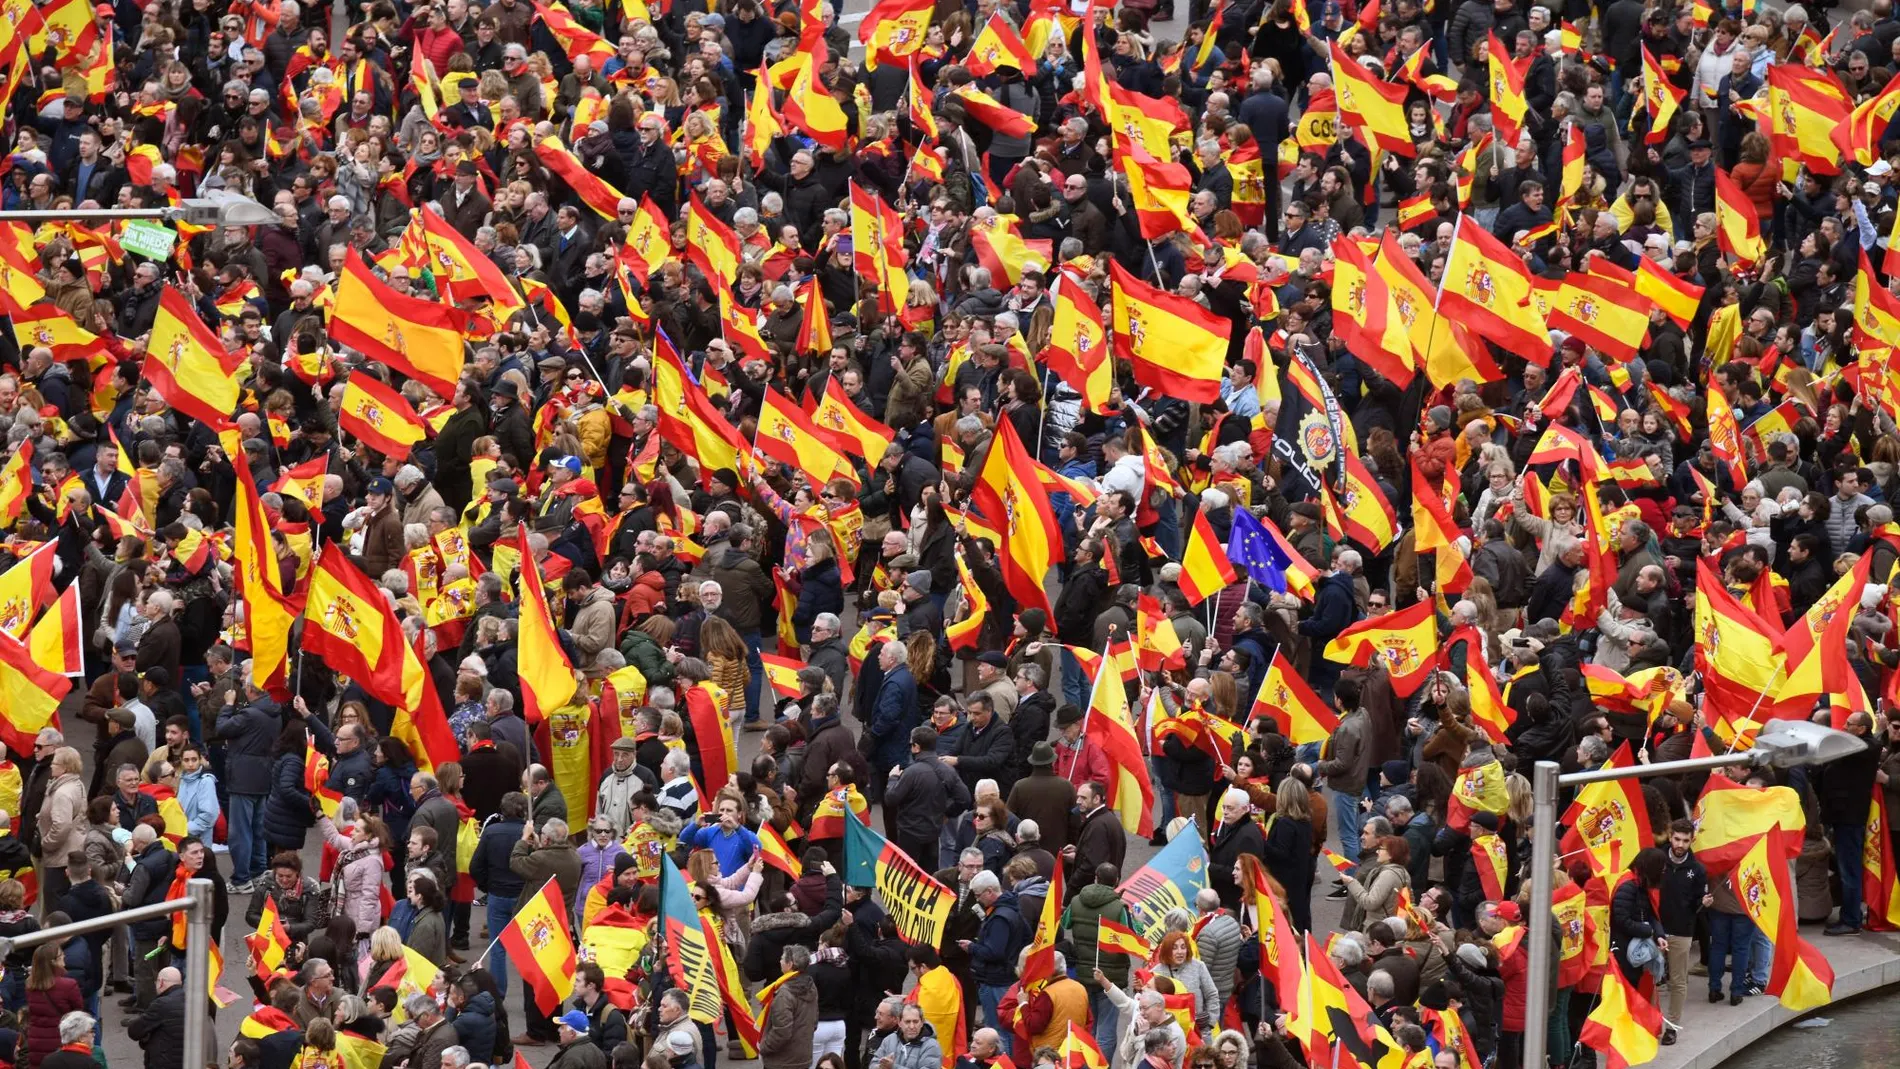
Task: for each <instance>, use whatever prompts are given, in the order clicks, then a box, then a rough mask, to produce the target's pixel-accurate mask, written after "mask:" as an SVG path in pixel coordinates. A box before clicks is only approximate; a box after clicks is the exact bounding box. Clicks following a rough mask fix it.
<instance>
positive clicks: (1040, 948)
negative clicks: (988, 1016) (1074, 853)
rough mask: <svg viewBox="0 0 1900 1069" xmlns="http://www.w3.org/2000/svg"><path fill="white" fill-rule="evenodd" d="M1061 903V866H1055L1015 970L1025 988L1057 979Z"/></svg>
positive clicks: (1030, 989)
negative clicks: (1057, 946)
mask: <svg viewBox="0 0 1900 1069" xmlns="http://www.w3.org/2000/svg"><path fill="white" fill-rule="evenodd" d="M1064 904H1065V903H1064V901H1063V895H1062V866H1060V865H1057V866H1056V868H1055V872H1054V873H1053V874H1052V875H1051V876H1050V878H1049V890H1048V893H1047V894H1045V895H1044V896H1043V898H1042V916H1040V917H1038V918H1036V930H1035V931H1034V932H1032V933H1031V934H1030V939H1029V945H1028V946H1027V947H1025V948H1023V958H1022V963H1021V965H1020V967H1019V968H1018V970H1017V975H1018V976H1020V977H1021V979H1022V985H1023V989H1024V990H1026V991H1031V992H1034V991H1036V990H1037V989H1038V988H1039V987H1040V986H1041V985H1043V984H1047V983H1048V982H1049V981H1051V980H1054V979H1057V978H1058V977H1057V974H1056V939H1057V938H1059V937H1060V936H1061V935H1062V915H1063V906H1064ZM1065 975H1066V974H1065Z"/></svg>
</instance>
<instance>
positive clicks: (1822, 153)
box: [1716, 63, 1854, 204]
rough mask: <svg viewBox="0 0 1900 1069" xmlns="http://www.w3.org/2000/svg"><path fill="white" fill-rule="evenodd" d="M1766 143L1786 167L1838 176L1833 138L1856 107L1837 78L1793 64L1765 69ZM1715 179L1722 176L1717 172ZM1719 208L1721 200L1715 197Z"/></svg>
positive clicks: (1838, 160) (1838, 162)
mask: <svg viewBox="0 0 1900 1069" xmlns="http://www.w3.org/2000/svg"><path fill="white" fill-rule="evenodd" d="M1766 80H1767V90H1768V103H1767V106H1766V107H1764V108H1763V109H1762V110H1763V112H1764V113H1766V115H1767V118H1768V141H1769V143H1770V144H1771V145H1772V146H1773V147H1774V150H1775V155H1776V156H1779V157H1781V158H1782V160H1783V161H1784V163H1785V164H1787V165H1789V166H1792V165H1795V164H1799V165H1800V166H1803V167H1806V168H1807V169H1808V170H1810V171H1813V172H1814V173H1816V174H1823V175H1830V174H1839V173H1840V170H1841V147H1840V145H1838V144H1836V143H1835V139H1834V135H1835V132H1836V131H1838V130H1840V129H1842V128H1843V127H1846V126H1848V125H1849V123H1850V121H1851V119H1852V117H1853V110H1854V102H1853V99H1852V98H1851V97H1849V96H1848V94H1847V90H1846V89H1845V88H1844V87H1843V86H1842V85H1841V81H1840V79H1839V78H1836V77H1835V76H1834V75H1833V73H1831V72H1829V71H1826V70H1815V69H1811V68H1808V67H1803V66H1800V65H1798V64H1792V63H1773V64H1770V65H1769V67H1768V77H1767V79H1766ZM1716 173H1717V174H1718V175H1719V174H1721V173H1722V172H1721V171H1720V170H1719V169H1718V170H1717V171H1716ZM1718 204H1719V197H1718Z"/></svg>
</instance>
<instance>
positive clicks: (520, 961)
mask: <svg viewBox="0 0 1900 1069" xmlns="http://www.w3.org/2000/svg"><path fill="white" fill-rule="evenodd" d="M567 915H568V909H567V904H566V902H564V901H563V900H562V898H561V888H560V886H559V885H558V884H556V883H555V882H554V879H553V878H552V877H550V878H549V879H548V882H546V883H544V884H542V885H541V889H540V890H539V891H536V892H535V893H534V894H533V895H532V896H530V897H528V898H524V899H522V900H521V905H520V906H518V907H517V908H516V910H515V916H514V919H513V920H511V921H509V922H508V926H507V927H506V928H503V929H502V930H501V935H500V936H499V939H500V941H501V945H502V949H504V950H506V951H507V952H508V961H509V964H511V965H513V966H514V967H515V968H517V969H519V970H521V978H522V979H523V980H525V981H527V982H528V986H530V987H532V988H534V1004H535V1007H536V1008H537V1009H539V1010H540V1011H541V1012H542V1013H544V1014H552V1013H553V1012H554V1011H555V1010H557V1009H559V1008H560V1006H561V1003H562V1002H565V1001H566V1000H567V997H568V995H570V994H572V993H573V991H574V937H573V936H572V935H570V934H569V932H568V926H567Z"/></svg>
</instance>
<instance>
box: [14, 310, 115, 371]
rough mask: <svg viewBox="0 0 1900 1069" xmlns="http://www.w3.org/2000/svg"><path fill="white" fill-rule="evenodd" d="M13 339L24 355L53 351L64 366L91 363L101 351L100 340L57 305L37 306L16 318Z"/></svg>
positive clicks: (15, 316)
mask: <svg viewBox="0 0 1900 1069" xmlns="http://www.w3.org/2000/svg"><path fill="white" fill-rule="evenodd" d="M12 318H13V337H14V340H15V341H17V342H19V344H20V349H21V351H22V352H25V351H29V350H31V349H33V348H34V347H35V346H45V347H46V348H48V349H51V350H52V351H53V359H54V360H57V361H59V362H60V363H68V362H70V361H73V360H88V359H90V358H91V357H92V356H93V355H94V354H96V353H98V352H99V351H100V350H99V336H98V335H97V334H94V333H93V332H92V331H90V330H87V329H86V328H84V327H82V326H80V325H79V322H78V320H75V319H74V318H73V317H72V316H70V315H67V314H66V312H65V310H64V309H62V308H60V306H59V305H56V304H36V305H34V306H32V307H31V308H28V309H26V310H25V311H22V312H19V313H17V314H15V315H14V316H13V317H12Z"/></svg>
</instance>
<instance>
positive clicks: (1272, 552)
mask: <svg viewBox="0 0 1900 1069" xmlns="http://www.w3.org/2000/svg"><path fill="white" fill-rule="evenodd" d="M1227 559H1228V560H1230V561H1232V562H1233V564H1234V567H1236V568H1239V569H1241V570H1242V571H1244V572H1246V573H1247V576H1248V577H1249V578H1251V579H1252V580H1253V581H1254V582H1256V583H1259V584H1260V585H1261V586H1264V587H1266V588H1267V589H1268V590H1271V591H1273V592H1274V593H1276V594H1284V593H1286V590H1287V587H1286V569H1287V566H1288V565H1290V564H1292V563H1293V562H1292V561H1290V560H1287V559H1286V554H1284V553H1282V552H1281V551H1280V547H1279V546H1277V545H1275V544H1274V541H1273V536H1272V535H1269V534H1268V533H1267V529H1266V528H1265V527H1262V526H1261V525H1260V521H1259V520H1256V519H1254V517H1253V513H1251V512H1248V511H1247V510H1246V509H1244V508H1236V509H1234V526H1233V530H1232V531H1230V532H1229V533H1228V535H1227Z"/></svg>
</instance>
